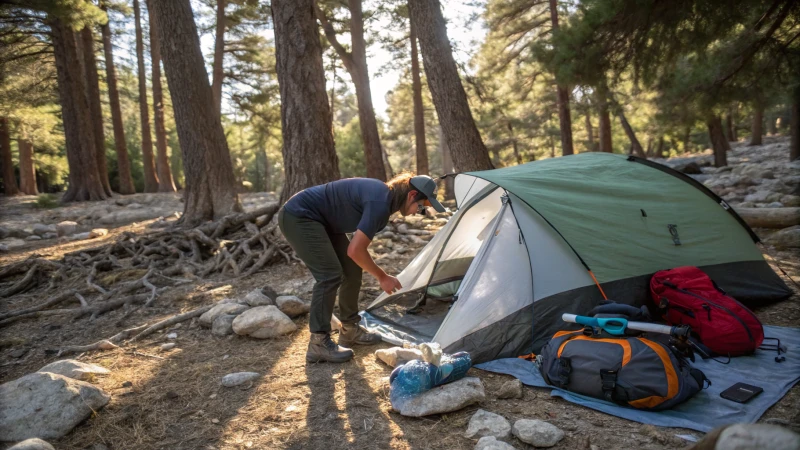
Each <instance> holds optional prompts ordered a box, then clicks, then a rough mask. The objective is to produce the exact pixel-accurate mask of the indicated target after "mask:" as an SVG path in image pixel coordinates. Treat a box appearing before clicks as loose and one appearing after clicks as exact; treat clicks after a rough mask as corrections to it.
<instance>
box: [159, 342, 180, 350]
mask: <svg viewBox="0 0 800 450" xmlns="http://www.w3.org/2000/svg"><path fill="white" fill-rule="evenodd" d="M176 345H178V344H176V343H174V342H169V343H167V344H161V351H162V352H168V351H170V350H172V349H173V348H175V346H176Z"/></svg>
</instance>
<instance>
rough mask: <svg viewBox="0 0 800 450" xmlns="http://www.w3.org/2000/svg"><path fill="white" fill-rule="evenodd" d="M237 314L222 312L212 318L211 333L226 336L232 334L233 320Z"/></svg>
mask: <svg viewBox="0 0 800 450" xmlns="http://www.w3.org/2000/svg"><path fill="white" fill-rule="evenodd" d="M236 316H237V314H223V315H221V316H217V318H216V319H214V323H213V324H211V334H213V335H214V336H227V335H229V334H233V320H234V319H236Z"/></svg>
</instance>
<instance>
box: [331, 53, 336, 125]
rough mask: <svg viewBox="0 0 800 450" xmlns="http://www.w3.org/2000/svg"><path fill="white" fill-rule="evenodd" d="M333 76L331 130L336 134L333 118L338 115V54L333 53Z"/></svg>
mask: <svg viewBox="0 0 800 450" xmlns="http://www.w3.org/2000/svg"><path fill="white" fill-rule="evenodd" d="M331 65H332V66H333V77H332V79H331V95H330V97H331V132H332V133H333V135H334V136H336V132H335V127H334V126H333V120H334V119H333V118H334V116H335V115H336V54H334V55H333V63H332V64H331Z"/></svg>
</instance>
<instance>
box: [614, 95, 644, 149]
mask: <svg viewBox="0 0 800 450" xmlns="http://www.w3.org/2000/svg"><path fill="white" fill-rule="evenodd" d="M617 117H619V123H620V124H622V129H624V130H625V134H626V135H628V139H629V140H630V141H631V153H632V154H634V155H636V156H638V157H640V158H645V159H646V158H647V155H646V154H645V152H644V149H643V148H642V144H641V143H639V139H637V138H636V133H635V132H634V131H633V127H631V124H630V123H628V119H627V118H626V117H625V113H624V112H622V108H621V107H618V108H617Z"/></svg>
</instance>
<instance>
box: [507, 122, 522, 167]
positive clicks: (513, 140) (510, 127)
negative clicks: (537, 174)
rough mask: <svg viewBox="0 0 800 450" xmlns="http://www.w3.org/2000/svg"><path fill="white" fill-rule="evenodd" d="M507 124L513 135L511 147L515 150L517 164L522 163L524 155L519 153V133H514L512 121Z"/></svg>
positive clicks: (509, 131) (510, 133)
mask: <svg viewBox="0 0 800 450" xmlns="http://www.w3.org/2000/svg"><path fill="white" fill-rule="evenodd" d="M506 126H507V128H508V133H509V135H510V136H511V148H512V149H513V150H514V158H516V160H517V164H522V155H520V153H519V144H518V143H517V135H516V134H515V133H514V127H513V126H512V125H511V122H508V123H507V124H506Z"/></svg>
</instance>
